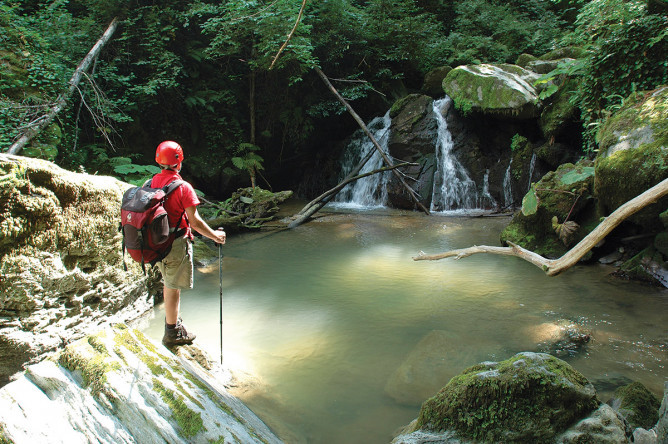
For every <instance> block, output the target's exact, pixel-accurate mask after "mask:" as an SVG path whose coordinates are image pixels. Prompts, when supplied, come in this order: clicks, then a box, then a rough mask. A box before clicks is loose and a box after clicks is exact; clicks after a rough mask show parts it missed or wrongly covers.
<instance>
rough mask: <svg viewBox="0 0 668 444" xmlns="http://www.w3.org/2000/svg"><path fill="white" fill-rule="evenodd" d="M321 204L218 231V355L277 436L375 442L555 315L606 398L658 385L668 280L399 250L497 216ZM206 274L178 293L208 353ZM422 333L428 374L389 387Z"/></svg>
mask: <svg viewBox="0 0 668 444" xmlns="http://www.w3.org/2000/svg"><path fill="white" fill-rule="evenodd" d="M330 211H331V210H330ZM326 214H327V215H326V216H324V217H320V218H319V219H317V220H315V221H312V222H309V223H308V224H305V225H302V226H300V227H298V228H296V229H294V230H290V231H284V232H279V233H272V234H269V233H266V232H263V233H252V234H244V235H236V236H230V237H229V240H228V243H227V245H226V246H225V247H224V248H223V251H224V258H223V284H222V286H223V308H224V334H223V336H224V340H223V342H224V361H225V365H226V366H229V367H231V368H232V370H233V371H234V372H236V373H237V375H239V377H240V381H239V383H240V385H239V386H238V387H237V388H236V389H234V390H233V392H234V393H235V394H236V395H237V396H239V397H240V398H241V399H242V400H243V401H244V402H245V403H246V404H247V405H248V406H249V407H250V408H251V409H252V410H253V411H255V412H256V413H257V414H258V416H260V418H262V419H263V420H264V421H265V422H266V423H267V424H268V425H269V426H270V427H272V428H273V429H274V430H275V431H276V432H277V433H278V435H279V436H280V437H281V438H283V439H284V440H285V441H286V442H289V443H299V442H308V443H387V442H389V441H390V440H391V438H392V436H393V434H394V433H395V432H396V430H397V429H398V428H400V427H402V426H404V425H406V424H408V423H409V422H410V421H411V420H412V419H414V418H415V417H416V416H417V414H418V411H419V407H420V401H415V399H414V398H417V399H420V400H424V399H426V397H428V396H430V395H431V394H434V393H435V392H436V391H437V390H438V387H441V386H442V385H445V383H447V381H448V380H449V378H450V377H452V376H454V375H456V374H457V373H459V372H461V371H462V370H464V369H465V368H466V367H468V366H470V365H473V364H476V363H478V362H481V361H485V360H503V359H507V358H509V357H510V356H512V355H513V354H515V353H517V352H520V351H535V350H537V349H538V348H539V346H540V345H539V344H540V343H541V341H543V340H544V339H545V337H546V335H547V334H548V333H549V331H550V329H551V328H553V326H554V325H555V324H556V323H557V322H560V321H563V320H567V321H568V322H574V323H577V324H578V325H580V326H582V327H583V328H584V329H587V330H589V331H591V338H592V339H591V341H590V342H589V343H588V344H587V346H586V347H585V348H584V349H583V350H582V351H581V352H579V353H578V354H576V355H574V356H566V359H567V360H568V362H569V363H570V364H571V365H573V366H574V367H575V368H576V369H577V370H579V371H580V372H582V373H583V374H584V375H585V376H586V377H587V378H589V380H590V381H592V382H593V383H594V384H595V385H596V387H597V388H598V390H599V393H600V394H601V398H602V399H603V400H604V401H605V400H607V397H608V396H609V392H610V391H611V390H614V388H615V386H618V385H620V384H626V383H629V382H630V381H631V380H635V381H640V382H642V383H644V384H645V385H646V386H647V387H648V388H649V389H650V390H652V391H653V392H654V393H655V394H656V395H657V396H661V395H662V391H663V384H664V381H666V380H667V379H668V371H667V370H666V367H665V364H666V359H667V358H668V327H667V323H666V319H668V291H666V290H664V289H661V288H654V287H648V286H645V285H640V284H635V283H629V282H624V281H620V280H617V279H615V278H612V277H610V276H609V273H610V272H611V271H612V270H611V269H610V268H607V267H604V266H602V265H591V266H577V267H574V268H572V269H571V270H568V271H567V272H565V273H563V274H562V275H560V276H556V277H547V276H546V275H545V274H544V273H543V272H542V271H541V270H540V269H538V268H537V267H535V266H534V265H531V264H529V263H527V262H525V261H522V260H520V259H518V258H514V257H502V256H494V255H475V256H471V257H468V258H465V259H462V260H459V261H454V260H452V259H444V260H440V261H434V262H428V261H419V262H415V261H413V260H412V259H411V258H412V257H413V256H415V255H417V253H418V252H419V251H424V252H425V253H438V252H442V251H446V250H449V249H454V248H463V247H467V246H471V245H483V244H486V245H498V242H499V240H498V239H499V233H500V232H501V230H502V229H503V227H504V226H505V225H506V224H507V223H508V221H509V219H508V218H506V217H479V218H466V217H443V216H425V215H423V214H420V213H413V212H400V211H389V210H384V211H375V212H366V213H356V214H344V213H342V210H339V211H338V212H335V213H326ZM219 284H220V282H219V274H218V261H217V260H216V261H215V262H214V263H213V264H212V265H211V266H210V267H207V268H203V269H200V270H199V271H198V272H197V273H196V276H195V289H194V290H191V291H188V292H184V294H183V296H182V303H181V313H182V317H183V319H184V321H185V323H186V325H188V326H189V327H190V328H192V329H193V330H194V331H195V333H196V334H197V335H198V337H197V343H198V344H199V345H200V346H201V347H203V348H205V349H206V350H208V351H209V352H210V354H211V355H212V356H214V357H218V356H219V349H220V345H219ZM163 319H164V311H163V308H162V306H158V307H156V309H155V317H154V319H153V320H151V321H150V325H149V326H148V327H147V328H146V333H147V334H148V335H149V336H151V337H153V338H154V339H156V340H159V339H160V338H161V336H162V328H163V324H162V323H163ZM425 338H436V342H435V344H437V345H436V346H437V347H438V348H439V350H440V352H442V353H440V352H439V355H438V356H437V359H438V362H436V363H435V362H433V361H434V356H426V357H425V356H422V361H421V362H423V363H426V365H427V368H428V369H430V370H431V371H432V373H433V374H434V375H435V376H434V377H435V378H436V379H437V380H436V381H426V382H424V383H421V384H417V383H416V384H414V385H410V384H408V385H404V386H401V387H399V388H397V387H396V386H394V387H390V386H388V382H390V381H396V380H397V375H398V374H400V370H399V369H400V368H401V366H402V363H404V361H405V360H406V359H407V357H408V356H409V355H411V354H413V356H416V355H415V351H416V346H417V345H418V344H419V343H420V341H422V340H425ZM418 356H419V354H418ZM403 368H404V369H405V368H406V367H405V366H404V367H403ZM404 376H406V373H405V372H404ZM432 386H433V387H434V388H433V389H432V388H431V387H432ZM411 390H412V391H411Z"/></svg>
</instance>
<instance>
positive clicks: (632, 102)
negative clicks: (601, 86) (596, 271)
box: [596, 86, 668, 231]
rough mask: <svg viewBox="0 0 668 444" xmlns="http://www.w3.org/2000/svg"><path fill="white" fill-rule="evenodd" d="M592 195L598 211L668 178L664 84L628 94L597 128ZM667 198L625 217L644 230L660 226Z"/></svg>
mask: <svg viewBox="0 0 668 444" xmlns="http://www.w3.org/2000/svg"><path fill="white" fill-rule="evenodd" d="M598 138H599V153H598V157H597V159H596V196H597V198H598V199H599V203H600V210H601V212H602V214H604V215H606V214H610V213H611V212H613V211H614V210H616V209H617V208H618V207H619V206H620V205H622V204H624V203H626V202H627V201H629V200H630V199H632V198H634V197H636V196H637V195H639V194H641V193H642V192H644V191H646V190H647V189H649V188H651V187H652V186H654V185H656V184H657V183H659V182H661V181H662V180H664V179H666V178H668V86H665V87H662V88H659V89H657V90H654V91H651V92H644V93H636V94H634V95H632V96H630V97H629V98H628V99H627V100H626V102H625V104H624V106H623V107H622V108H621V109H620V110H619V111H618V112H617V113H615V114H614V115H613V116H611V117H610V118H609V119H608V120H607V121H606V122H605V125H604V126H603V128H602V129H601V131H600V132H599V134H598ZM666 206H668V199H666V198H664V199H661V200H660V201H659V202H658V204H655V205H650V206H648V207H646V208H645V209H643V210H641V211H640V212H638V213H637V214H635V215H634V216H631V217H630V218H629V221H631V222H634V223H635V224H637V225H639V226H640V227H641V228H642V230H643V231H653V230H656V229H660V228H661V223H660V219H659V214H660V213H661V212H663V211H665V209H666Z"/></svg>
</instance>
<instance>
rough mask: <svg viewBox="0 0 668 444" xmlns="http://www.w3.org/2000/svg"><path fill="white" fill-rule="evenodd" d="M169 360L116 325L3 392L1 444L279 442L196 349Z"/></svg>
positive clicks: (134, 333)
mask: <svg viewBox="0 0 668 444" xmlns="http://www.w3.org/2000/svg"><path fill="white" fill-rule="evenodd" d="M175 352H176V353H177V355H174V354H172V353H171V352H170V351H169V350H167V349H166V348H164V347H163V346H162V345H158V344H155V343H153V342H152V341H151V340H150V339H148V338H146V337H145V336H144V335H143V334H142V333H141V332H139V331H138V330H132V329H129V328H127V327H126V326H125V325H124V324H119V325H116V326H114V327H113V328H111V329H108V330H105V331H102V332H100V333H98V334H96V335H91V336H88V337H86V338H83V339H80V340H79V341H77V342H74V343H72V344H70V345H68V346H67V347H66V348H65V349H64V350H63V351H62V352H60V353H58V354H56V355H54V356H52V357H50V358H49V359H46V360H44V361H42V362H40V363H38V364H34V365H32V366H29V367H28V368H27V370H26V371H25V372H24V374H23V375H22V376H20V377H19V378H18V379H16V380H15V381H13V382H11V383H9V384H7V385H5V386H4V387H3V388H2V389H0V442H2V443H5V442H17V443H18V442H25V443H28V442H67V443H80V442H97V443H137V442H141V443H161V442H170V443H177V442H190V443H212V442H220V443H223V442H225V443H228V442H243V443H265V444H268V443H280V442H281V441H280V440H279V439H278V438H277V437H276V436H275V435H274V434H273V433H272V432H271V431H270V430H269V428H268V427H267V426H266V425H265V424H264V423H263V422H262V421H261V420H259V419H258V418H257V417H256V416H255V415H254V414H253V413H252V412H251V411H250V410H249V409H248V408H247V407H245V406H244V405H243V404H242V403H241V402H240V401H239V400H238V399H236V398H234V397H233V396H231V395H230V394H228V393H227V391H226V390H225V387H224V385H223V384H224V382H225V381H226V380H228V379H229V377H228V376H229V375H227V374H225V373H224V372H223V371H222V369H221V368H220V367H218V366H216V365H215V364H213V363H212V362H211V360H210V359H208V358H207V356H206V355H205V354H204V353H203V352H202V351H201V350H200V349H198V348H197V347H194V346H185V347H180V348H178V349H177V350H176V351H175Z"/></svg>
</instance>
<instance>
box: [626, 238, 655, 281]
mask: <svg viewBox="0 0 668 444" xmlns="http://www.w3.org/2000/svg"><path fill="white" fill-rule="evenodd" d="M649 262H657V263H663V255H662V254H661V253H660V252H659V251H657V250H656V249H655V248H654V246H649V247H647V248H645V249H644V250H642V251H641V252H640V253H638V254H637V255H635V256H633V257H632V258H631V259H629V260H628V261H626V262H624V263H623V264H622V266H621V267H620V268H619V269H620V271H621V272H622V273H623V274H624V275H625V276H626V277H628V278H630V279H635V280H639V281H645V282H649V283H656V279H655V278H654V276H652V275H650V274H648V273H647V270H646V268H645V264H646V263H649Z"/></svg>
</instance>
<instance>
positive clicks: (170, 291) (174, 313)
mask: <svg viewBox="0 0 668 444" xmlns="http://www.w3.org/2000/svg"><path fill="white" fill-rule="evenodd" d="M162 294H163V297H164V298H165V322H166V323H167V324H176V320H177V319H178V317H179V303H180V301H181V290H178V289H175V288H167V287H163V293H162Z"/></svg>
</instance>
